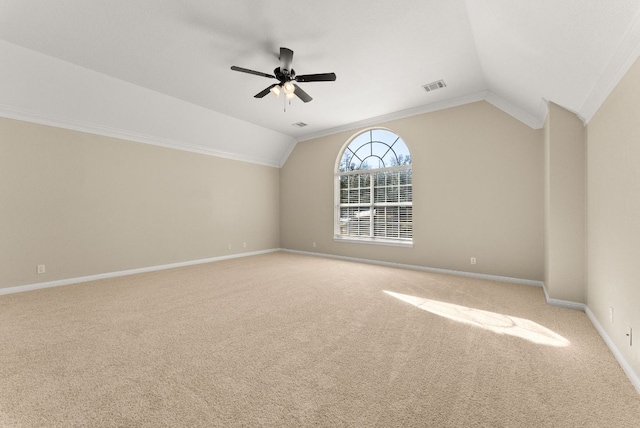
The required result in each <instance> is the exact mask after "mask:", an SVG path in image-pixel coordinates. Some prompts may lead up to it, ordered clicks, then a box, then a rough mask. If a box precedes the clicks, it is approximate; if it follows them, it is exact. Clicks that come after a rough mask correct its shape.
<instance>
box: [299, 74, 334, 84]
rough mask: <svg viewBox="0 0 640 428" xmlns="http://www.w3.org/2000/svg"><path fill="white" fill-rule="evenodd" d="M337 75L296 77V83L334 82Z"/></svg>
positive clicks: (304, 75)
mask: <svg viewBox="0 0 640 428" xmlns="http://www.w3.org/2000/svg"><path fill="white" fill-rule="evenodd" d="M334 80H336V73H319V74H303V75H302V76H296V82H333V81H334Z"/></svg>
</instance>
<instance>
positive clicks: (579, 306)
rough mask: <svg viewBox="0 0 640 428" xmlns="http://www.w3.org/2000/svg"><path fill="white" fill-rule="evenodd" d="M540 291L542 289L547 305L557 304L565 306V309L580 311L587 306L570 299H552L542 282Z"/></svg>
mask: <svg viewBox="0 0 640 428" xmlns="http://www.w3.org/2000/svg"><path fill="white" fill-rule="evenodd" d="M542 291H544V298H545V300H546V301H547V304H548V305H551V306H558V307H561V308H567V309H576V310H578V311H582V312H584V311H585V309H586V308H587V306H586V305H585V304H584V303H577V302H572V301H570V300H560V299H553V298H551V297H549V292H548V291H547V286H546V284H544V283H542Z"/></svg>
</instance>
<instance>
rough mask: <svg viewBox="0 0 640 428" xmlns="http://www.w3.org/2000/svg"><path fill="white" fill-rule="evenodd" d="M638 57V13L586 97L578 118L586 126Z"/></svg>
mask: <svg viewBox="0 0 640 428" xmlns="http://www.w3.org/2000/svg"><path fill="white" fill-rule="evenodd" d="M638 57H640V12H638V13H636V16H635V18H634V19H633V22H632V23H631V25H630V26H629V28H628V29H627V31H626V32H625V34H624V37H623V38H622V42H621V43H620V45H618V48H617V49H616V51H615V53H614V54H613V56H612V57H611V60H610V61H609V63H608V64H607V66H606V67H605V69H604V71H603V72H602V74H601V75H600V78H599V79H598V80H597V81H596V83H595V85H594V86H593V89H592V90H591V92H590V93H589V95H588V96H587V99H586V101H585V103H584V104H583V105H582V108H581V109H580V111H579V112H578V116H579V117H580V119H582V121H583V122H584V123H585V124H587V123H589V121H590V120H591V119H592V118H593V116H595V114H596V113H597V112H598V110H599V109H600V106H602V104H603V103H604V102H605V101H606V100H607V98H608V97H609V95H610V94H611V92H613V90H614V89H615V87H616V86H617V85H618V83H620V81H621V80H622V78H623V77H624V76H625V74H627V72H628V71H629V69H630V68H631V66H633V64H634V63H635V62H636V60H637V59H638Z"/></svg>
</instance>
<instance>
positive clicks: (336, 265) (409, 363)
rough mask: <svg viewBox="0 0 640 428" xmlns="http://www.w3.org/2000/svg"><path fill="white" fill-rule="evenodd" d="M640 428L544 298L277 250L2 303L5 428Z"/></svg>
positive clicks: (608, 372)
mask: <svg viewBox="0 0 640 428" xmlns="http://www.w3.org/2000/svg"><path fill="white" fill-rule="evenodd" d="M385 291H387V292H391V293H387V292H385ZM394 293H395V294H394ZM639 420H640V396H639V395H638V394H637V393H636V391H635V390H634V388H633V386H632V385H631V383H630V382H629V380H628V379H627V378H626V377H625V375H624V373H623V372H622V369H621V368H620V366H619V365H618V364H617V362H616V361H615V359H614V358H613V356H612V355H611V353H610V352H609V351H608V350H607V348H606V346H605V344H604V342H603V341H602V339H601V338H600V337H599V336H598V333H597V332H596V331H595V329H594V328H593V326H592V325H591V323H590V321H589V320H588V318H587V317H586V316H585V314H584V313H582V312H579V311H573V310H569V309H563V308H557V307H552V306H547V305H546V304H545V302H544V296H543V293H542V290H541V289H540V288H536V287H530V286H521V285H513V284H504V283H499V282H491V281H483V280H476V279H468V278H460V277H454V276H446V275H437V274H430V273H424V272H417V271H410V270H402V269H394V268H388V267H380V266H373V265H367V264H359V263H352V262H345V261H339V260H332V259H325V258H316V257H308V256H302V255H297V254H290V253H272V254H266V255H261V256H256V257H249V258H244V259H234V260H228V261H224V262H218V263H211V264H206V265H199V266H194V267H187V268H180V269H174V270H170V271H161V272H153V273H148V274H141V275H135V276H129V277H122V278H116V279H108V280H101V281H95V282H90V283H85V284H77V285H71V286H65V287H58V288H52V289H46V290H39V291H32V292H26V293H19V294H12V295H6V296H0V426H4V427H76V426H83V427H85V426H86V427H116V426H118V427H213V426H229V427H234V426H247V427H254V426H273V427H286V426H327V427H340V426H354V427H355V426H364V427H366V426H379V427H412V426H414V427H425V426H429V427H636V426H639V425H638V421H639Z"/></svg>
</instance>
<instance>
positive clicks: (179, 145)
mask: <svg viewBox="0 0 640 428" xmlns="http://www.w3.org/2000/svg"><path fill="white" fill-rule="evenodd" d="M0 117H5V118H8V119H15V120H22V121H25V122H32V123H37V124H40V125H47V126H53V127H56V128H63V129H69V130H72V131H79V132H86V133H89V134H95V135H101V136H104V137H112V138H118V139H123V140H128V141H134V142H137V143H143V144H150V145H153V146H159V147H164V148H168V149H174V150H182V151H186V152H192V153H198V154H203V155H207V156H215V157H220V158H225V159H232V160H237V161H241V162H248V163H254V164H259V165H265V166H271V167H276V168H279V167H280V165H279V164H277V163H274V162H271V161H269V160H267V159H264V158H260V157H254V156H242V155H237V154H234V153H228V152H223V151H220V150H215V149H211V148H208V147H204V146H196V145H192V144H186V143H183V142H180V141H176V140H171V139H167V138H160V137H155V136H152V135H147V134H141V133H137V132H131V131H126V130H123V129H117V128H112V127H108V126H103V125H98V124H95V123H88V122H81V121H77V120H73V119H67V118H61V117H55V116H50V115H46V114H41V113H36V112H33V111H27V110H23V109H17V108H14V107H9V106H6V105H2V104H0Z"/></svg>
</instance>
